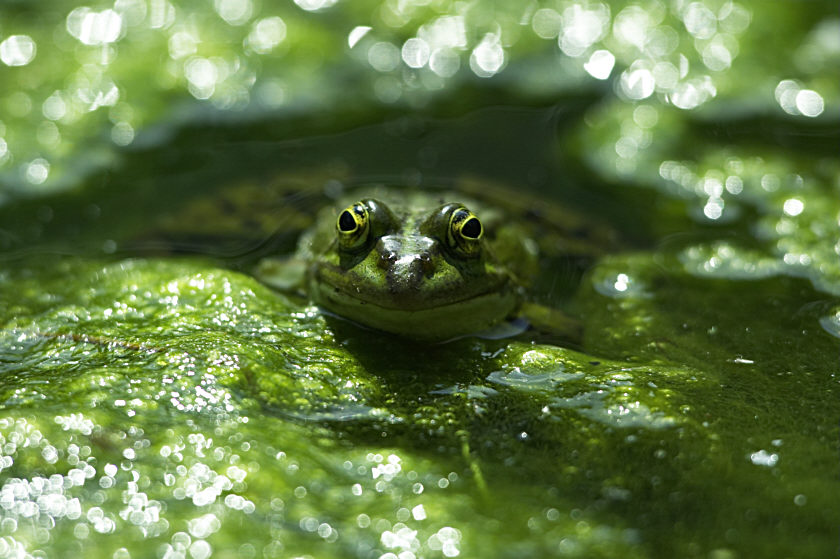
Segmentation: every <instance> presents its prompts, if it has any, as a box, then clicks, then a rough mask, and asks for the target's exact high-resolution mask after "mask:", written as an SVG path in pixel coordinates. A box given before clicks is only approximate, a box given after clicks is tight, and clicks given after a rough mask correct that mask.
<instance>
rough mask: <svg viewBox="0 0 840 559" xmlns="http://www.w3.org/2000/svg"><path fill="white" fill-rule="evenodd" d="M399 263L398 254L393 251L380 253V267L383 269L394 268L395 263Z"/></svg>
mask: <svg viewBox="0 0 840 559" xmlns="http://www.w3.org/2000/svg"><path fill="white" fill-rule="evenodd" d="M396 261H397V253H395V252H391V251H383V252H380V253H379V261H378V262H377V263H378V264H379V267H380V268H382V269H387V268H388V267H390V266H392V265H393V264H394V262H396Z"/></svg>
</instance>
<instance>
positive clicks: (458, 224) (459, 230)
mask: <svg viewBox="0 0 840 559" xmlns="http://www.w3.org/2000/svg"><path fill="white" fill-rule="evenodd" d="M482 235H484V227H482V225H481V221H480V220H479V219H478V217H477V216H476V215H475V214H474V213H472V212H471V211H470V210H468V209H467V208H465V207H463V206H461V207H458V208H456V209H455V210H454V211H453V212H452V216H451V217H450V218H449V235H448V239H447V240H448V241H449V245H450V246H451V247H452V248H455V249H456V250H458V251H459V252H460V253H461V254H463V255H465V256H475V255H477V254H478V253H479V251H480V250H481V244H480V241H481V237H482Z"/></svg>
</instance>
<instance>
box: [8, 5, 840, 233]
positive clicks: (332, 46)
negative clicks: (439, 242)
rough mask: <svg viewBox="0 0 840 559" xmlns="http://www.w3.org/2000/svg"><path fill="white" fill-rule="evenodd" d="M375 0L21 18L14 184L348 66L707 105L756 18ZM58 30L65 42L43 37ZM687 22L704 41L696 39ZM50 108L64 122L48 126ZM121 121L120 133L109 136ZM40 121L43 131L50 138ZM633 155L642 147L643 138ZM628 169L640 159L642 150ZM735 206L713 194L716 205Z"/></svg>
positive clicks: (788, 99)
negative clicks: (608, 84)
mask: <svg viewBox="0 0 840 559" xmlns="http://www.w3.org/2000/svg"><path fill="white" fill-rule="evenodd" d="M368 4H369V7H370V9H369V10H362V11H361V12H357V11H355V10H354V9H353V8H352V7H350V5H349V4H347V5H345V4H342V3H337V2H335V1H334V0H299V1H297V2H295V4H292V5H274V4H265V3H255V2H252V1H250V0H247V1H242V2H239V1H233V0H214V1H213V2H212V4H211V6H212V8H210V9H209V10H208V7H207V5H206V3H204V2H199V1H197V0H196V1H192V2H190V1H188V2H182V3H180V4H179V6H178V9H177V10H176V9H175V7H174V6H173V4H171V3H170V2H168V1H167V0H149V1H148V2H143V1H140V0H116V1H115V2H114V3H113V5H112V6H107V5H106V6H101V7H99V8H94V7H89V6H84V5H81V6H80V5H78V3H77V2H75V1H73V0H64V1H62V2H60V3H59V4H58V5H57V7H56V10H55V11H54V12H51V13H49V14H43V17H42V18H41V19H40V20H38V22H34V21H33V22H26V21H25V20H16V24H15V25H14V26H13V27H14V28H10V29H9V31H11V34H10V35H9V36H7V37H5V38H4V39H3V41H2V43H0V60H1V61H2V62H4V63H5V64H7V65H10V66H25V70H20V71H19V72H26V74H25V75H24V74H23V73H18V74H15V75H14V76H13V78H12V79H8V80H5V81H4V82H3V84H0V98H4V99H6V100H9V103H8V105H9V109H10V110H9V112H7V113H6V114H8V115H9V117H8V118H7V119H4V122H3V124H4V125H5V131H2V132H0V140H2V142H3V143H2V146H3V147H2V148H1V149H0V169H2V172H3V173H4V175H3V176H4V177H5V179H6V181H5V183H6V184H9V185H12V186H13V187H17V188H19V189H22V190H24V191H26V190H27V189H28V188H29V187H31V186H32V185H38V186H39V191H43V192H48V191H49V190H50V189H54V188H60V187H62V186H64V187H67V186H71V185H72V180H64V177H65V173H66V169H67V164H66V161H69V160H70V159H71V158H74V157H80V156H81V157H84V155H80V154H78V153H76V150H77V149H79V148H78V147H77V146H79V145H81V144H80V143H79V142H80V141H81V140H83V139H86V138H93V137H104V138H108V137H110V139H111V141H112V142H113V144H115V145H117V146H128V145H131V144H132V143H133V142H134V141H135V139H136V138H137V137H138V136H142V135H143V132H144V130H145V129H146V128H147V127H149V126H150V125H152V124H154V123H160V122H166V121H169V120H173V119H174V120H179V119H180V118H182V116H181V115H176V114H174V112H173V111H180V110H182V109H180V108H179V107H187V105H186V104H182V105H179V104H177V103H172V102H171V101H172V99H181V100H188V99H190V98H191V99H192V100H193V102H196V103H200V104H203V103H207V104H208V106H209V107H212V109H213V110H216V111H226V112H232V113H238V112H240V111H246V110H247V111H251V112H249V113H248V114H253V112H254V111H256V112H259V111H275V110H278V109H281V108H283V107H290V108H291V107H292V106H293V105H294V104H295V102H303V99H306V101H305V103H306V104H311V103H313V102H314V103H326V104H330V103H336V102H339V101H340V102H342V103H346V102H347V99H346V95H347V94H348V91H347V90H346V88H342V87H341V86H340V84H339V83H337V82H335V81H334V79H333V78H332V77H330V76H332V75H340V72H336V71H335V70H337V69H338V68H343V71H350V72H352V73H353V74H355V75H357V76H358V78H359V81H358V83H359V84H360V85H361V87H359V88H357V89H356V90H354V91H352V92H350V95H352V96H354V97H355V98H356V99H357V100H359V101H363V100H365V101H371V102H374V103H387V104H394V103H396V104H400V103H408V104H409V105H410V106H418V105H422V104H424V103H426V102H428V100H429V99H431V98H432V97H433V96H435V95H437V94H439V92H440V91H441V90H445V89H447V88H450V87H457V86H458V85H459V84H461V83H463V82H464V81H465V80H469V79H472V78H475V77H478V78H482V79H488V80H489V79H500V80H505V79H507V78H505V77H504V76H506V75H508V74H509V73H508V72H507V71H506V70H507V69H508V68H511V67H514V68H517V71H519V68H528V67H529V66H528V65H529V64H532V63H533V64H536V66H535V68H538V71H539V72H540V73H542V74H544V75H548V76H552V83H556V84H564V87H575V86H576V85H577V84H580V83H581V81H583V80H586V79H593V80H610V79H613V80H615V86H616V91H617V92H618V94H619V96H620V98H622V99H624V100H626V101H628V102H631V103H636V102H638V101H640V100H650V101H652V102H653V103H655V105H657V106H667V105H672V106H674V107H677V108H679V109H682V110H693V109H696V108H698V107H701V106H703V105H705V104H707V103H708V102H709V101H711V100H712V99H714V98H716V97H718V96H720V95H722V94H726V93H727V92H728V91H729V90H732V89H734V88H737V87H738V84H737V80H733V79H732V77H730V76H729V72H730V71H731V69H732V66H733V64H735V63H736V61H737V59H738V57H739V55H740V53H741V51H742V50H743V49H742V48H741V47H742V42H743V41H744V40H747V41H749V40H750V36H749V33H750V30H751V28H750V24H751V21H752V19H753V14H752V12H751V10H750V9H749V8H747V7H745V6H744V5H742V4H741V3H739V2H734V1H731V0H726V1H716V2H711V1H704V2H699V1H695V2H677V3H675V4H673V5H668V4H666V3H663V2H660V1H654V2H649V3H647V4H645V5H637V4H633V5H629V6H626V5H613V3H610V2H595V1H589V0H575V1H566V2H547V3H545V4H543V5H539V6H536V5H531V4H519V3H506V4H501V5H495V4H494V7H493V9H489V8H488V7H487V5H484V4H481V3H478V4H465V3H461V2H454V1H444V2H440V3H437V4H436V5H435V9H434V10H432V11H430V10H429V6H428V2H426V1H403V2H393V1H390V0H383V1H375V0H370V1H369V2H368ZM321 12H334V13H335V14H337V15H339V17H337V18H324V17H322V15H321ZM51 18H52V19H51ZM337 21H341V22H342V23H341V25H340V26H336V23H335V22H337ZM347 24H349V25H347ZM27 26H29V27H31V28H32V29H31V30H30V29H28V28H27ZM348 28H349V29H351V31H350V32H349V34H348V32H347V31H346V29H348ZM836 28H837V22H834V23H832V22H825V23H821V24H820V25H818V26H817V27H816V28H815V29H814V30H813V31H812V32H811V34H810V35H809V36H808V37H807V38H806V40H805V41H804V42H803V44H802V45H801V47H800V48H799V49H798V50H797V53H796V56H797V60H798V62H797V64H798V65H799V67H801V68H810V67H814V65H815V64H817V66H816V67H822V68H827V67H828V65H829V64H830V62H831V60H833V58H832V56H836V55H835V54H832V53H836V52H838V50H840V47H838V46H837V45H836V43H837V41H836V40H835V39H834V37H835V35H836V33H833V32H834V31H836ZM48 36H52V37H53V38H54V40H44V39H42V37H44V38H46V37H48ZM686 36H688V37H690V39H691V40H690V41H685V40H684V39H681V37H686ZM341 37H344V39H341V40H340V41H336V40H335V39H336V38H341ZM36 43H37V46H38V49H36ZM348 46H349V49H348V48H347V47H348ZM38 50H40V52H39V53H38V55H37V56H36V51H38ZM356 51H359V53H357V52H356ZM164 54H165V56H166V57H167V58H168V59H169V62H168V63H166V64H164V65H163V66H162V67H161V66H160V65H159V64H157V63H150V62H148V61H158V60H160V59H161V56H162V55H164ZM57 61H58V62H59V63H57ZM558 61H559V62H560V64H558V63H557V62H558ZM799 74H802V72H801V71H799V72H798V71H797V69H794V68H791V69H790V70H789V72H788V75H789V76H792V77H790V78H786V79H783V80H782V81H780V82H779V84H778V85H779V87H778V88H777V92H776V97H777V101H778V104H779V106H780V107H781V108H782V109H783V110H784V111H785V112H787V113H789V114H791V115H795V116H806V117H812V118H813V117H817V116H820V115H821V114H823V113H824V112H825V108H826V106H827V104H829V99H830V98H833V96H834V95H835V94H836V91H835V90H836V89H837V88H836V87H830V88H829V90H826V89H825V87H824V85H823V83H822V82H821V83H813V84H812V83H810V81H811V80H809V79H803V78H801V77H797V76H798V75H799ZM510 75H513V74H510ZM827 95H829V97H827ZM33 106H34V107H38V106H40V107H41V108H42V110H41V111H32V110H31V107H33ZM101 107H106V108H108V109H109V110H111V109H112V111H111V112H109V114H108V119H109V120H110V122H108V123H106V122H105V121H104V119H103V118H102V117H97V116H95V115H93V114H91V113H95V112H96V111H97V109H99V108H101ZM186 114H189V115H193V116H191V117H189V118H194V117H195V116H194V115H198V116H199V118H201V116H202V115H205V114H206V113H203V112H200V111H199V112H195V111H193V110H191V109H187V110H186ZM243 114H245V113H243ZM42 118H45V119H47V120H50V121H53V122H55V123H57V128H50V127H40V128H39V126H40V124H41V121H42ZM103 128H104V129H105V130H110V131H111V134H110V136H108V135H101V134H100V133H99V132H100V131H101V130H102V129H103ZM0 130H2V129H0ZM25 130H41V133H40V135H39V137H38V138H34V137H33V135H31V134H25V133H24V131H25ZM625 144H626V145H625V147H626V148H630V143H629V142H625ZM632 149H638V146H636V147H635V148H632ZM623 154H624V155H623V156H622V157H624V158H625V159H632V157H633V152H632V151H628V150H627V149H625V150H624V151H623ZM36 159H38V160H42V161H47V162H49V163H50V166H51V167H50V168H49V169H48V171H47V172H46V173H44V172H43V171H44V169H46V168H47V167H46V166H45V165H36V166H35V167H32V168H31V172H29V168H30V167H31V162H33V161H35V160H36ZM620 166H621V167H622V168H624V169H626V170H632V168H634V166H633V165H632V164H631V163H630V162H629V161H624V162H623V163H621V164H620ZM68 179H69V177H68ZM73 180H76V179H73ZM718 206H719V204H717V203H714V202H713V203H712V204H711V205H710V206H709V211H708V212H707V215H709V216H710V217H711V218H712V219H714V217H713V216H714V215H716V213H717V211H718V209H720V208H718ZM715 208H717V209H715ZM722 211H723V210H722Z"/></svg>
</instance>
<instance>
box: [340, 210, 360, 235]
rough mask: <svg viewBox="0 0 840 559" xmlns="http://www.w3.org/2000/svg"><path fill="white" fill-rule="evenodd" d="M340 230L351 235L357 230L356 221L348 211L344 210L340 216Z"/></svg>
mask: <svg viewBox="0 0 840 559" xmlns="http://www.w3.org/2000/svg"><path fill="white" fill-rule="evenodd" d="M338 228H339V229H340V230H341V231H343V232H345V233H349V232H350V231H352V230H354V229H355V228H356V220H355V219H353V216H352V215H350V212H348V211H347V210H344V211H343V212H341V215H340V216H338Z"/></svg>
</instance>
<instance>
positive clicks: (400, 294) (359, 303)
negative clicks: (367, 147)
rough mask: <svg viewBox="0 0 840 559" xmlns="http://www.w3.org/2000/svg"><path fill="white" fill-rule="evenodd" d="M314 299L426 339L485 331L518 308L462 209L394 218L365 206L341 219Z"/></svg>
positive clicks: (319, 265) (480, 230) (315, 274)
mask: <svg viewBox="0 0 840 559" xmlns="http://www.w3.org/2000/svg"><path fill="white" fill-rule="evenodd" d="M310 288H311V295H312V298H313V300H314V301H315V302H317V303H318V304H319V305H321V306H323V307H325V308H326V309H328V310H330V311H332V312H334V313H336V314H339V315H341V316H343V317H345V318H348V319H350V320H353V321H355V322H358V323H361V324H364V325H367V326H370V327H373V328H377V329H380V330H385V331H389V332H393V333H396V334H400V335H403V336H407V337H411V338H416V339H422V340H445V339H449V338H453V337H456V336H459V335H464V334H468V333H471V332H477V331H479V330H483V329H486V328H488V327H490V326H492V325H493V324H495V323H496V322H499V321H500V320H502V319H503V318H505V316H507V315H508V314H510V313H511V312H512V311H513V310H514V308H515V307H516V305H517V303H518V295H517V288H516V286H515V284H514V282H513V281H512V279H511V276H510V274H509V273H508V272H507V271H506V270H505V269H504V268H503V267H501V266H499V265H498V264H497V263H496V262H494V261H493V258H492V256H491V255H490V254H489V252H488V250H487V246H486V242H485V230H484V226H483V225H482V223H481V221H480V220H479V218H478V216H476V215H475V214H474V213H473V212H472V211H470V210H469V209H467V208H466V207H465V206H464V205H463V204H459V203H450V204H445V205H443V206H440V207H437V208H435V209H433V210H431V211H428V210H427V211H420V210H417V209H416V208H411V209H409V210H407V211H403V212H399V213H398V212H395V211H392V210H391V209H390V208H389V207H388V206H387V205H385V204H384V203H383V202H380V201H378V200H374V199H364V200H360V201H358V202H356V203H354V204H351V205H350V206H348V207H347V208H345V209H343V210H342V211H341V212H340V213H339V214H338V217H337V218H336V224H335V239H334V241H333V242H332V244H331V245H330V248H329V249H328V250H327V252H326V254H324V255H322V256H321V257H320V258H319V259H318V260H316V262H315V264H314V265H313V267H312V270H311V275H310Z"/></svg>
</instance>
